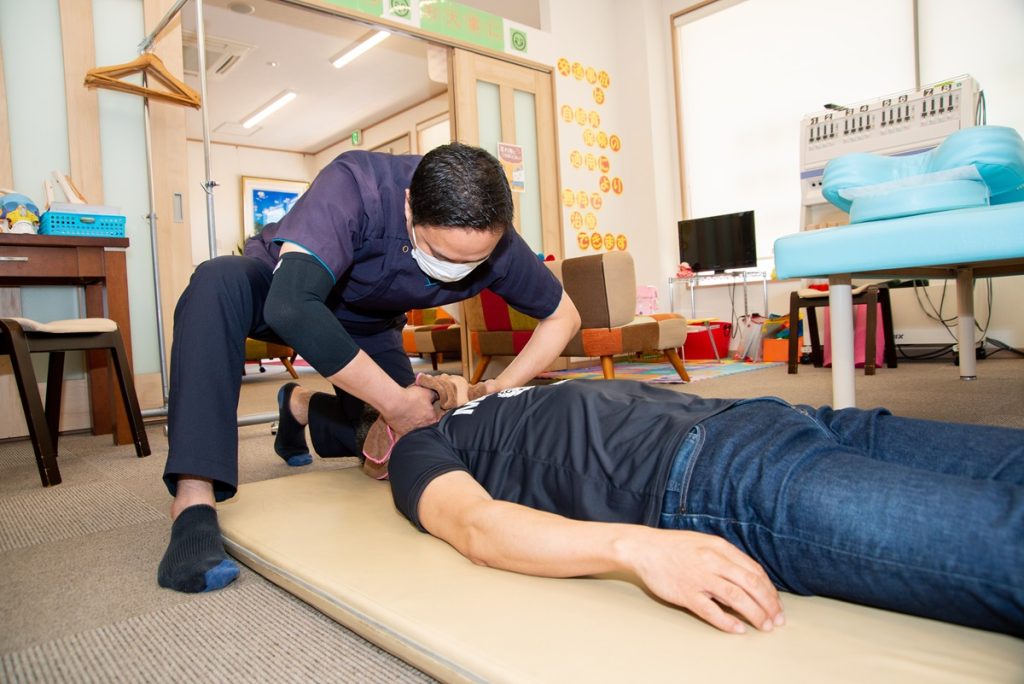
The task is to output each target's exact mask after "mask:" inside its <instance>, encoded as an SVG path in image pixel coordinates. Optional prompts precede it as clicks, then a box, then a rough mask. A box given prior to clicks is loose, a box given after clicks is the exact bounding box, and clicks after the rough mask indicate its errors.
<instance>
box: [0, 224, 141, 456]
mask: <svg viewBox="0 0 1024 684" xmlns="http://www.w3.org/2000/svg"><path fill="white" fill-rule="evenodd" d="M127 249H128V238H91V237H65V236H60V235H16V234H11V233H0V287H21V286H24V285H77V286H81V287H83V288H84V289H85V315H86V316H87V317H89V318H109V319H111V320H113V321H115V322H116V323H117V327H118V328H120V330H121V336H122V337H123V338H124V346H125V351H126V352H127V353H128V361H129V363H130V362H131V358H132V342H131V318H130V316H129V313H128V276H127V270H126V264H125V250H127ZM104 295H106V298H105V299H106V302H105V304H106V305H105V306H104ZM86 359H87V367H88V375H89V404H90V410H91V413H92V432H93V434H95V435H106V434H110V433H111V427H112V424H114V423H115V419H114V418H115V417H116V427H117V429H116V431H115V432H114V443H115V444H131V443H132V436H131V431H130V430H129V429H128V416H127V414H126V413H125V409H124V405H123V403H122V401H121V398H120V393H119V392H115V391H113V389H114V385H113V384H112V382H113V378H112V377H111V373H112V368H110V364H109V361H108V359H107V354H105V353H104V352H102V351H95V352H87V354H86Z"/></svg>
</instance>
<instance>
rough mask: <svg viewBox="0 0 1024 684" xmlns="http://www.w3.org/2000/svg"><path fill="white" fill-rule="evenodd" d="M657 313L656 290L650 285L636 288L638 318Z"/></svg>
mask: <svg viewBox="0 0 1024 684" xmlns="http://www.w3.org/2000/svg"><path fill="white" fill-rule="evenodd" d="M657 312H658V288H656V287H654V286H652V285H637V286H636V313H637V315H639V316H646V315H648V314H652V313H657Z"/></svg>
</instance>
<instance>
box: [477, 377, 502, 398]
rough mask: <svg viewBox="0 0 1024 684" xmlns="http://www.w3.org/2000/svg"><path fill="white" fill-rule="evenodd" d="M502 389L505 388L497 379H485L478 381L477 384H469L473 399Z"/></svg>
mask: <svg viewBox="0 0 1024 684" xmlns="http://www.w3.org/2000/svg"><path fill="white" fill-rule="evenodd" d="M501 389H503V388H502V386H501V385H499V384H498V381H497V380H484V381H483V382H478V383H476V384H475V385H470V386H469V392H468V394H469V400H470V401H473V400H474V399H479V398H480V397H486V396H487V395H488V394H494V393H495V392H497V391H499V390H501Z"/></svg>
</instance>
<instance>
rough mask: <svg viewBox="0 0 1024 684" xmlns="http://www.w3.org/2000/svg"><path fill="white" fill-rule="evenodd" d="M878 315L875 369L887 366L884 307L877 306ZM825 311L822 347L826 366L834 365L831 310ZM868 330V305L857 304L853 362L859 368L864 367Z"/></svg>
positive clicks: (854, 312) (825, 308)
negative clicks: (883, 322)
mask: <svg viewBox="0 0 1024 684" xmlns="http://www.w3.org/2000/svg"><path fill="white" fill-rule="evenodd" d="M876 306H877V307H878V314H877V316H876V318H875V368H881V367H882V366H884V365H885V333H884V331H883V329H882V305H881V304H877V305H876ZM823 308H824V310H825V322H824V325H823V326H822V329H821V335H822V346H823V347H824V352H825V357H824V360H825V366H826V367H830V366H831V365H832V335H831V334H830V330H831V329H830V328H829V309H830V308H831V307H828V306H826V307H823ZM867 328H868V305H867V304H855V305H854V307H853V362H854V365H855V366H856V367H857V368H863V367H864V354H865V349H866V347H867V337H866V335H865V333H866V331H867Z"/></svg>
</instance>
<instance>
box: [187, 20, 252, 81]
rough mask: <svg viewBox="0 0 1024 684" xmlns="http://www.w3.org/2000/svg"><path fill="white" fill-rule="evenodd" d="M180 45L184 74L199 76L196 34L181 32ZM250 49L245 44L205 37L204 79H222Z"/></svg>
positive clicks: (250, 46) (250, 47) (249, 46)
mask: <svg viewBox="0 0 1024 684" xmlns="http://www.w3.org/2000/svg"><path fill="white" fill-rule="evenodd" d="M181 43H182V50H183V54H182V57H183V63H184V66H183V69H184V71H185V73H186V74H189V75H191V76H199V50H198V49H197V43H198V41H197V40H196V34H194V33H191V32H189V31H183V32H182V35H181ZM252 49H253V46H252V45H246V44H245V43H238V42H236V41H233V40H227V39H224V38H216V37H214V36H206V77H207V78H211V79H215V80H216V79H220V78H224V77H225V76H226V75H227V74H228V73H229V72H230V71H231V70H232V69H234V68H235V67H236V66H238V63H239V62H241V61H242V60H243V59H244V58H245V56H246V55H247V54H249V52H250V51H252Z"/></svg>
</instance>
